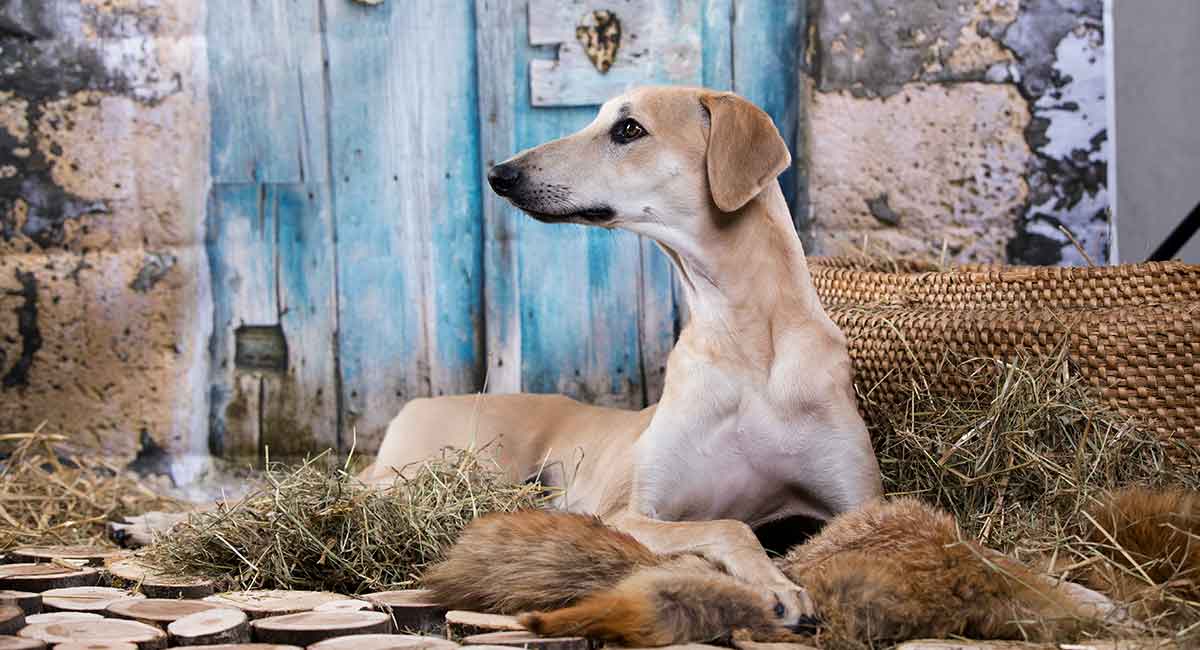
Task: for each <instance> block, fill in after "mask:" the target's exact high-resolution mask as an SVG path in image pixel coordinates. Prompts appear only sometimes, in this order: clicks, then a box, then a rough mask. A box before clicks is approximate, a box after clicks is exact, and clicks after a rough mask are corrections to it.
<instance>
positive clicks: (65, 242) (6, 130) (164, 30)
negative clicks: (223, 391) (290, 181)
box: [0, 0, 212, 482]
mask: <svg viewBox="0 0 1200 650" xmlns="http://www.w3.org/2000/svg"><path fill="white" fill-rule="evenodd" d="M204 5H205V3H202V2H190V1H188V0H62V1H56V2H47V1H46V0H8V1H7V2H5V3H3V4H0V431H3V432H9V431H28V430H32V429H33V428H34V427H36V426H38V425H39V424H40V423H42V422H43V421H45V422H46V423H47V425H46V428H47V430H50V431H57V432H62V433H67V434H70V435H73V436H75V438H76V439H77V440H79V441H80V442H83V443H86V444H90V445H94V446H95V447H97V448H98V449H99V450H101V451H102V452H103V453H105V454H108V455H110V456H111V457H112V458H114V459H115V460H117V461H118V462H123V461H132V460H133V459H134V458H135V457H138V456H139V455H140V457H141V459H142V461H145V459H147V458H161V459H169V460H168V461H164V462H163V463H161V464H159V465H158V466H156V467H153V468H148V469H153V470H156V471H169V472H170V473H171V474H172V475H173V476H174V478H175V479H176V480H177V481H178V482H187V481H188V480H189V479H191V478H192V477H193V476H194V475H195V474H196V472H197V471H199V470H200V469H201V468H202V467H203V466H204V465H205V464H206V462H207V451H206V436H207V431H206V426H207V423H206V415H207V408H206V407H205V399H206V391H205V378H206V374H207V373H206V363H207V354H206V350H205V347H204V346H205V344H206V342H207V341H208V338H209V332H208V331H207V328H210V327H211V318H200V317H198V316H197V315H198V314H208V313H211V309H212V308H211V298H210V295H209V287H208V285H207V282H208V273H207V266H208V265H207V261H206V258H205V253H204V247H203V235H204V229H203V220H204V209H205V196H206V194H207V191H208V186H209V170H208V148H209V145H208V137H209V135H208V133H209V126H208V125H209V110H208V88H207V75H208V72H207V56H206V51H205V36H204ZM163 451H165V452H167V453H166V454H164V453H162V452H163ZM141 464H142V465H144V464H145V463H144V462H143V463H141Z"/></svg>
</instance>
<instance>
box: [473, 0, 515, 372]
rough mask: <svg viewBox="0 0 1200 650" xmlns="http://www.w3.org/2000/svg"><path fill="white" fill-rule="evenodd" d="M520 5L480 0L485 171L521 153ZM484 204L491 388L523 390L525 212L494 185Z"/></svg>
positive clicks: (477, 20)
mask: <svg viewBox="0 0 1200 650" xmlns="http://www.w3.org/2000/svg"><path fill="white" fill-rule="evenodd" d="M518 5H519V3H516V2H515V0H475V24H476V25H477V28H476V32H475V34H476V40H475V42H476V56H477V58H478V60H479V64H478V67H477V78H478V84H479V118H480V120H479V139H480V156H481V157H482V161H481V162H482V165H481V173H482V174H486V172H487V169H488V168H490V167H491V166H492V165H494V164H496V163H497V162H500V161H502V160H505V159H507V158H508V157H509V156H511V155H512V154H514V153H516V146H515V138H514V133H513V128H514V127H513V120H514V112H515V111H516V106H517V103H518V102H524V101H526V97H527V95H526V94H525V93H522V92H517V91H516V89H515V88H514V86H513V83H512V80H513V78H514V75H515V74H516V70H515V66H516V54H515V47H516V42H515V40H514V37H513V32H514V28H513V25H514V24H515V23H516V22H517V21H519V20H521V19H522V18H523V16H522V15H519V14H518V11H517V10H518V8H519V7H518ZM482 208H483V277H484V283H483V302H484V310H485V311H484V322H485V326H486V332H485V339H484V341H485V345H486V350H487V377H486V383H487V390H488V392H491V393H515V392H519V391H520V390H521V308H520V305H519V304H518V302H517V300H518V288H517V277H518V274H517V229H518V220H519V219H521V218H522V215H521V214H520V213H518V212H517V211H515V210H513V209H512V207H511V206H510V205H509V204H508V202H507V201H505V200H504V199H502V198H500V197H499V196H497V195H496V194H494V193H492V192H490V191H485V193H484V196H483V203H482Z"/></svg>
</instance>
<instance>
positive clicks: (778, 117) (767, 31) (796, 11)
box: [732, 0, 808, 215]
mask: <svg viewBox="0 0 1200 650" xmlns="http://www.w3.org/2000/svg"><path fill="white" fill-rule="evenodd" d="M806 4H807V3H806V2H801V1H798V0H797V1H795V2H784V3H780V2H777V1H776V0H734V6H733V27H732V42H733V90H734V91H736V92H737V93H738V94H739V95H741V96H743V97H745V98H746V99H749V100H750V101H752V102H754V103H756V104H758V105H759V106H760V107H762V109H763V110H765V111H766V112H767V113H769V114H770V115H771V117H772V118H773V119H774V120H775V126H777V127H778V128H779V132H780V133H781V134H782V135H783V139H784V140H785V141H787V143H788V148H789V149H791V151H792V167H791V168H790V169H788V171H786V172H784V173H783V175H782V176H780V178H779V183H780V185H781V186H782V188H783V195H784V197H785V198H786V199H787V201H788V206H789V207H790V208H791V209H792V214H793V215H796V214H799V213H800V212H805V213H806V212H807V209H808V207H807V206H798V205H797V203H796V197H797V191H798V188H799V187H802V186H803V185H804V184H805V181H804V179H802V178H801V179H798V178H797V172H796V169H797V161H799V160H800V157H801V156H802V155H803V153H804V149H803V148H802V142H801V140H800V138H801V129H800V119H801V116H800V111H801V104H802V101H801V100H802V98H803V88H804V85H803V83H802V81H803V71H802V69H801V66H802V64H803V62H804V43H805V41H806V39H807V30H808V26H807V11H806V7H805V6H806Z"/></svg>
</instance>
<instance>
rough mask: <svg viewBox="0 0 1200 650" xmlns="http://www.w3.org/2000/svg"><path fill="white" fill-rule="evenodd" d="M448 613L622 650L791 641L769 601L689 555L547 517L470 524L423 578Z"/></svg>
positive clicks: (569, 517)
mask: <svg viewBox="0 0 1200 650" xmlns="http://www.w3.org/2000/svg"><path fill="white" fill-rule="evenodd" d="M424 586H425V587H426V588H427V589H429V590H430V591H431V592H432V595H433V598H434V600H435V601H436V602H438V603H439V604H441V605H444V606H446V607H449V608H452V609H469V610H475V611H487V612H496V613H505V614H522V615H521V616H520V618H519V620H520V621H521V623H522V624H523V625H524V626H525V627H527V628H528V629H529V630H531V631H533V632H536V633H538V634H542V635H545V636H586V637H589V638H594V639H600V640H604V641H609V642H613V643H618V644H621V645H625V646H630V647H652V646H662V645H672V644H676V643H687V642H693V641H711V640H717V639H721V638H727V637H729V636H730V635H731V633H733V632H734V631H737V630H741V631H743V632H745V633H747V634H751V635H753V636H754V638H756V639H759V640H781V639H792V638H794V637H793V635H791V634H790V633H788V632H787V631H786V630H784V629H783V628H780V627H777V625H776V618H775V614H774V607H775V603H774V602H767V600H768V599H767V596H766V592H765V591H764V590H761V589H756V588H754V587H752V586H751V585H749V584H746V583H744V582H742V581H740V580H738V579H736V578H734V577H732V576H730V575H728V574H727V573H725V572H724V571H723V570H721V569H720V568H718V567H717V566H715V565H713V564H712V563H710V562H709V561H707V560H705V559H703V558H701V557H699V556H696V555H690V554H681V555H672V556H662V555H657V554H655V553H653V552H652V551H651V550H650V549H648V548H646V547H645V546H643V545H642V544H641V543H639V542H638V541H637V540H635V539H634V538H633V537H631V536H630V535H627V534H625V533H622V532H620V531H618V530H615V529H613V528H610V527H608V526H606V525H605V524H604V523H602V522H601V521H600V520H599V519H598V518H596V517H592V516H586V515H578V514H569V513H563V512H549V511H523V512H515V513H507V514H493V515H487V516H485V517H481V518H480V519H478V520H476V521H474V522H472V523H471V524H470V525H468V526H467V528H466V529H465V530H464V531H463V533H462V535H461V536H460V538H459V540H458V543H457V544H456V545H455V546H454V547H452V548H451V549H450V552H449V553H448V555H447V557H446V560H445V561H443V562H442V563H440V564H437V565H434V566H433V567H432V568H430V569H429V571H427V572H426V574H425V576H424Z"/></svg>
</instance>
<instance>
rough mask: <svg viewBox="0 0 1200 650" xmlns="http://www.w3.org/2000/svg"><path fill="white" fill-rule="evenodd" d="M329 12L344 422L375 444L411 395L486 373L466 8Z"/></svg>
mask: <svg viewBox="0 0 1200 650" xmlns="http://www.w3.org/2000/svg"><path fill="white" fill-rule="evenodd" d="M326 10H327V13H328V18H327V21H326V29H327V32H326V38H327V43H328V51H329V59H330V64H329V65H330V67H329V70H330V72H329V81H330V92H329V96H330V97H331V105H330V106H329V111H330V123H331V124H332V125H333V127H332V128H333V129H334V130H333V133H332V134H331V142H332V143H333V150H332V152H331V159H332V169H333V178H334V211H335V215H336V224H337V233H338V242H337V257H338V295H339V317H338V328H339V329H338V332H339V341H338V345H339V351H340V355H341V369H342V401H343V405H344V410H345V415H344V418H343V423H344V426H345V427H346V428H347V429H350V428H356V429H357V434H358V441H359V444H360V445H362V448H364V449H368V450H369V449H373V448H374V447H375V446H376V445H377V444H378V441H379V439H380V438H381V436H382V434H383V432H384V429H385V427H386V424H387V422H388V421H389V420H390V419H391V418H392V417H393V416H394V415H395V413H396V412H397V410H398V409H399V408H400V406H401V405H402V404H403V403H404V402H405V401H407V400H409V399H412V398H414V397H418V396H421V395H428V394H431V393H435V392H436V393H443V392H444V393H450V392H470V391H472V390H476V389H477V388H478V384H479V383H480V379H481V377H480V375H481V374H482V372H481V367H480V365H479V363H478V361H479V357H481V356H482V355H480V354H479V340H478V338H475V334H476V333H477V332H479V331H480V328H479V314H480V306H479V294H480V291H481V288H480V283H481V281H482V279H481V273H480V268H479V264H480V261H481V259H482V243H481V241H480V238H479V237H480V235H479V232H480V231H479V209H480V199H479V196H480V194H479V193H480V177H479V168H478V165H477V164H476V163H475V160H476V159H477V157H478V149H477V148H476V146H475V145H474V141H473V140H472V139H471V137H470V135H471V134H473V133H475V131H476V129H477V128H478V106H477V98H476V94H475V91H474V84H475V68H474V65H475V64H474V47H473V44H474V36H473V34H472V32H471V30H472V28H473V24H474V22H473V10H472V7H471V6H470V5H468V4H466V3H447V2H439V1H437V0H420V1H417V2H408V3H385V4H382V5H376V6H368V5H364V4H361V3H352V2H332V3H328V4H327V5H326ZM464 39H465V40H464ZM464 42H467V43H470V44H471V45H472V46H471V47H460V44H462V43H464ZM432 365H437V366H438V367H437V369H436V370H435V369H433V368H431V366H432Z"/></svg>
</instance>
